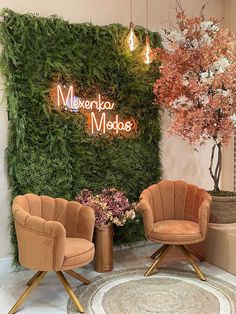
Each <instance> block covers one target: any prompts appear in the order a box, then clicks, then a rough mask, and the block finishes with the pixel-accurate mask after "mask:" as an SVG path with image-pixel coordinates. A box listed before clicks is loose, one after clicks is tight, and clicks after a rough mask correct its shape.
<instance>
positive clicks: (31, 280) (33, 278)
mask: <svg viewBox="0 0 236 314" xmlns="http://www.w3.org/2000/svg"><path fill="white" fill-rule="evenodd" d="M41 273H42V271H38V272H37V273H36V274H34V276H33V277H32V278H31V279H30V280H29V281H27V283H26V284H27V286H30V285H31V284H32V282H33V281H34V280H35V279H36V278H37V277H38V276H39V275H40V274H41Z"/></svg>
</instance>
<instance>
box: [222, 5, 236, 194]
mask: <svg viewBox="0 0 236 314" xmlns="http://www.w3.org/2000/svg"><path fill="white" fill-rule="evenodd" d="M235 12H236V0H224V19H223V24H224V26H225V27H227V28H229V29H230V30H231V31H232V32H234V34H236V13H235ZM221 187H222V189H224V190H228V191H233V189H234V141H233V138H232V140H231V142H230V144H229V145H228V146H226V147H223V166H222V180H221Z"/></svg>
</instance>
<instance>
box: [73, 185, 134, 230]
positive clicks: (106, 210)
mask: <svg viewBox="0 0 236 314" xmlns="http://www.w3.org/2000/svg"><path fill="white" fill-rule="evenodd" d="M76 201H77V202H79V203H81V204H82V205H86V206H90V207H92V208H93V210H94V212H95V217H96V222H95V225H96V227H98V228H102V227H103V226H105V225H109V224H111V223H114V224H116V225H117V226H123V225H124V224H125V222H126V221H127V220H128V219H134V218H135V211H136V209H137V206H136V204H135V203H132V204H130V203H129V200H128V199H127V197H126V196H125V194H124V192H122V191H119V190H117V189H115V188H111V189H104V190H102V192H101V193H100V194H96V195H94V194H93V193H92V192H91V191H90V190H87V189H84V190H82V191H81V192H80V194H79V195H78V196H77V197H76Z"/></svg>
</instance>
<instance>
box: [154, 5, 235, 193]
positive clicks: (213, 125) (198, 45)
mask: <svg viewBox="0 0 236 314" xmlns="http://www.w3.org/2000/svg"><path fill="white" fill-rule="evenodd" d="M176 17H177V26H176V27H175V28H173V27H172V29H171V30H170V31H166V37H167V40H168V42H169V46H170V49H168V50H167V49H157V50H156V51H155V52H156V55H157V58H158V59H159V60H160V61H161V74H162V75H161V77H160V79H158V80H157V81H156V82H155V85H154V94H155V96H156V102H157V104H160V105H161V106H163V107H165V108H167V109H169V110H170V112H171V113H172V114H173V123H172V126H171V132H172V133H176V134H178V135H180V136H182V137H183V138H184V139H186V140H188V141H189V142H190V143H192V144H195V145H197V146H199V145H202V144H204V143H205V142H206V141H208V140H210V139H211V140H213V147H212V152H211V158H210V166H209V171H210V175H211V177H212V179H213V180H214V191H219V180H220V174H221V168H222V145H223V144H225V145H227V144H228V143H229V141H230V138H231V136H232V133H233V129H234V124H233V118H232V116H233V114H234V113H235V108H236V107H235V103H236V62H235V61H236V45H235V39H234V36H233V34H232V33H231V32H230V31H229V30H226V29H222V28H220V21H219V20H217V19H214V18H210V19H209V20H205V18H204V15H203V10H202V11H201V14H200V16H199V17H194V18H188V17H187V16H186V14H185V12H184V10H183V9H182V8H181V7H178V8H177V14H176ZM214 161H215V162H214Z"/></svg>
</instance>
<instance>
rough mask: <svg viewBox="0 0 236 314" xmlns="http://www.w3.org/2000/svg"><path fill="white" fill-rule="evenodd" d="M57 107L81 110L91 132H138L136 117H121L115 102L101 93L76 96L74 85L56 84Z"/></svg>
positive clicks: (114, 133)
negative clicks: (93, 96) (116, 109)
mask: <svg viewBox="0 0 236 314" xmlns="http://www.w3.org/2000/svg"><path fill="white" fill-rule="evenodd" d="M54 100H55V105H56V109H58V110H64V111H68V112H71V113H78V112H81V113H82V114H84V115H85V116H86V118H87V131H88V133H90V134H106V133H108V134H111V135H113V136H117V135H121V136H124V137H127V136H130V135H132V134H134V133H136V130H137V124H136V122H135V120H134V119H129V120H126V119H123V120H122V119H121V118H120V116H119V114H117V113H116V112H114V108H115V103H114V102H111V101H108V100H106V99H104V98H103V97H102V96H101V94H98V96H97V97H96V98H95V99H85V98H82V97H79V96H76V95H75V93H74V88H73V86H69V87H62V86H61V85H56V99H54Z"/></svg>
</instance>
